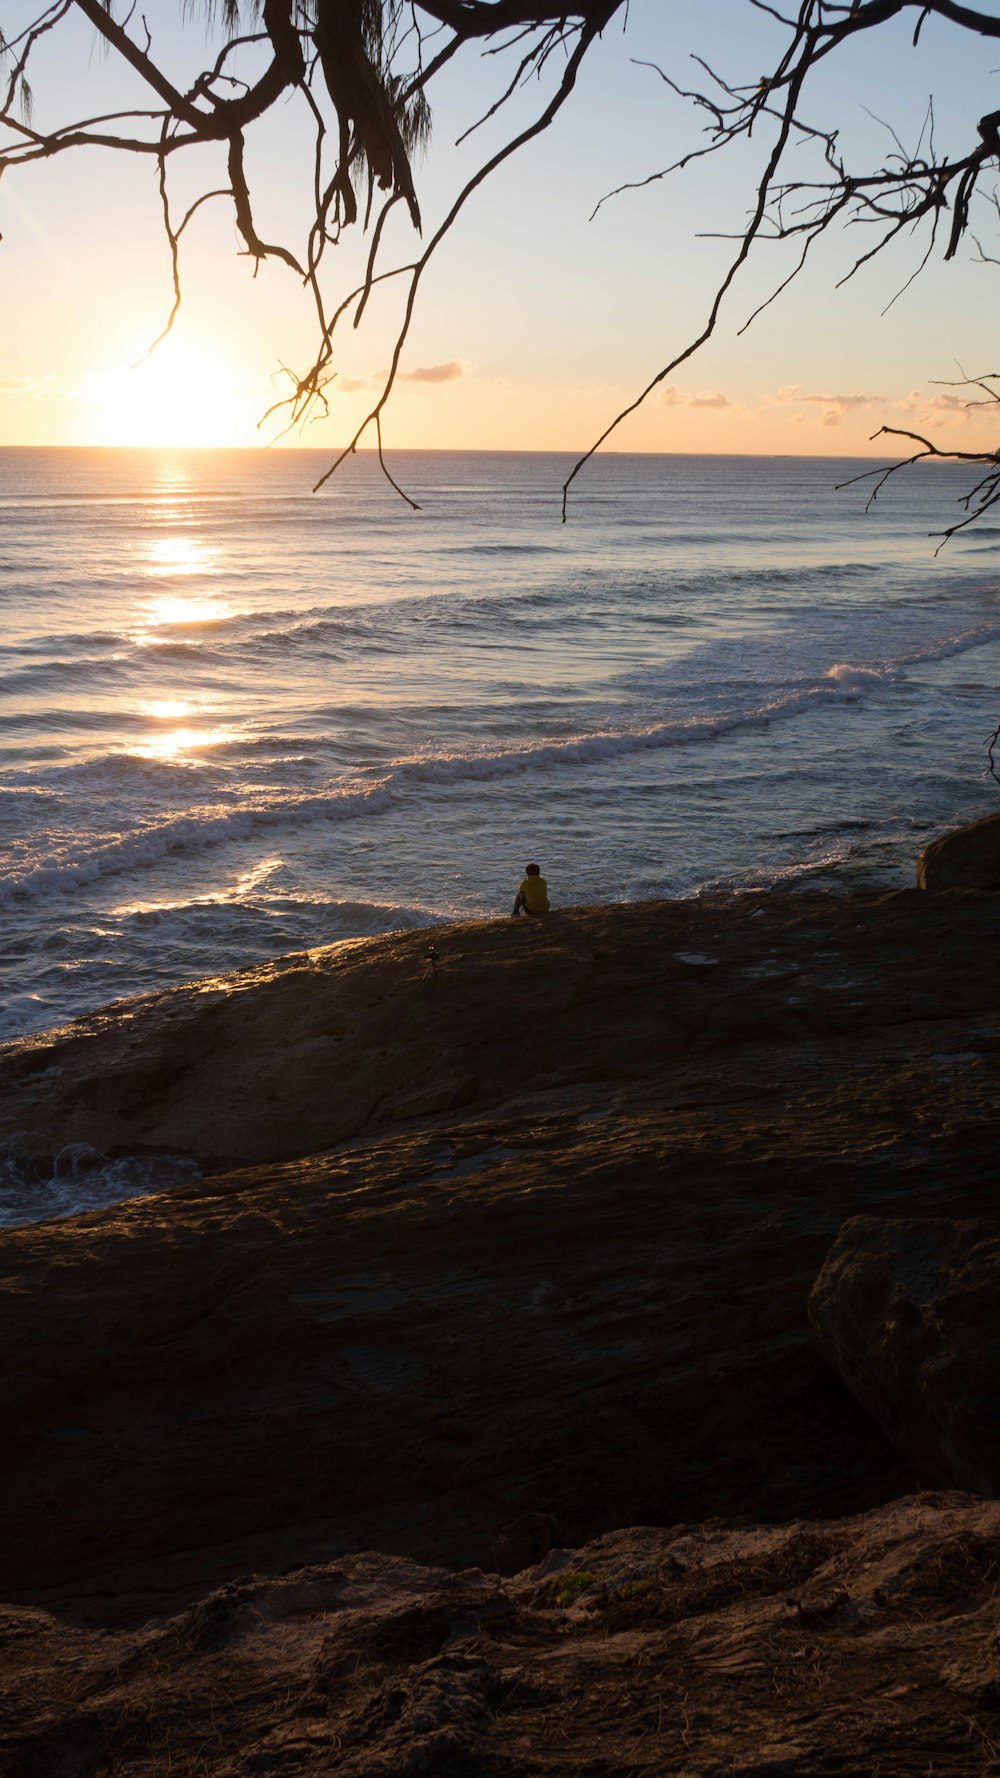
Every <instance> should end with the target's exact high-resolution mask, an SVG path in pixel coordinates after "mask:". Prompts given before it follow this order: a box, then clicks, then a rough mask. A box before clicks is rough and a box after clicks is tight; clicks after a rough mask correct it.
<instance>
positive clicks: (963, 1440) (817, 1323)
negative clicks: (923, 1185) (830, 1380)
mask: <svg viewBox="0 0 1000 1778" xmlns="http://www.w3.org/2000/svg"><path fill="white" fill-rule="evenodd" d="M809 1318H810V1321H811V1322H812V1326H813V1331H814V1333H815V1335H816V1339H817V1342H818V1344H819V1347H820V1349H821V1351H822V1352H823V1353H824V1355H825V1357H826V1358H827V1359H828V1360H829V1362H830V1364H832V1365H833V1367H834V1369H835V1370H836V1371H837V1372H838V1373H839V1375H840V1376H841V1377H842V1378H843V1380H844V1382H845V1383H846V1384H847V1386H848V1388H849V1389H850V1390H851V1392H852V1394H854V1395H856V1396H857V1398H858V1400H859V1402H860V1403H861V1405H862V1406H863V1407H864V1409H865V1410H866V1412H867V1413H869V1414H871V1416H872V1418H873V1419H874V1420H876V1421H877V1422H878V1424H879V1425H880V1426H881V1427H882V1429H883V1431H884V1432H885V1433H886V1435H887V1437H888V1438H889V1439H890V1440H891V1442H892V1444H893V1445H894V1446H895V1448H896V1450H897V1451H899V1453H900V1454H901V1456H902V1457H903V1459H904V1461H905V1462H906V1463H908V1464H909V1465H910V1466H911V1468H912V1469H913V1470H914V1472H915V1473H916V1474H917V1475H919V1476H920V1477H921V1478H922V1479H923V1480H924V1481H927V1482H930V1483H932V1484H936V1485H942V1486H945V1487H955V1486H957V1487H962V1488H970V1489H972V1490H973V1491H974V1492H976V1493H978V1494H1000V1226H998V1225H996V1224H993V1225H990V1224H986V1223H981V1222H950V1221H944V1220H941V1219H936V1218H926V1219H920V1220H916V1219H913V1218H898V1219H896V1220H893V1221H888V1220H885V1219H883V1218H881V1217H873V1216H856V1217H853V1218H852V1219H851V1221H849V1222H847V1223H845V1225H844V1227H843V1228H842V1229H841V1231H840V1234H839V1236H838V1237H837V1241H836V1243H835V1245H834V1247H833V1249H832V1251H831V1253H830V1255H829V1257H828V1259H827V1260H826V1263H825V1265H824V1266H823V1269H822V1271H821V1272H820V1275H819V1277H818V1278H817V1280H816V1283H815V1285H814V1287H813V1291H812V1294H811V1296H810V1299H809Z"/></svg>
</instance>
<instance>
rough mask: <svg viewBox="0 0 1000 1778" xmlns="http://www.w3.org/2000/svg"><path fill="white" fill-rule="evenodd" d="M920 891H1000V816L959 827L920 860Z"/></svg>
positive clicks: (939, 841) (934, 844)
mask: <svg viewBox="0 0 1000 1778" xmlns="http://www.w3.org/2000/svg"><path fill="white" fill-rule="evenodd" d="M917 888H918V889H930V890H941V889H1000V815H987V816H985V817H984V819H983V820H982V821H970V822H968V823H967V824H966V826H965V827H956V828H954V829H953V830H952V832H951V833H945V834H942V835H941V838H940V839H939V840H932V842H931V844H930V845H929V846H925V848H924V850H923V851H922V852H921V854H920V857H919V858H918V859H917Z"/></svg>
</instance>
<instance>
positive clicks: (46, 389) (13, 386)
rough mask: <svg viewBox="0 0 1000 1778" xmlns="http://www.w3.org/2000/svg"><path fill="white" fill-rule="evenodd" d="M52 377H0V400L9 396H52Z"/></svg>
mask: <svg viewBox="0 0 1000 1778" xmlns="http://www.w3.org/2000/svg"><path fill="white" fill-rule="evenodd" d="M53 381H54V379H53V378H52V377H44V378H43V379H42V380H41V381H39V379H38V378H37V377H0V398H2V397H3V396H5V395H7V396H11V395H52V394H53V393H54V388H53Z"/></svg>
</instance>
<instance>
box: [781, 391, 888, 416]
mask: <svg viewBox="0 0 1000 1778" xmlns="http://www.w3.org/2000/svg"><path fill="white" fill-rule="evenodd" d="M774 399H775V401H777V402H780V403H782V404H783V405H785V404H788V403H792V404H795V405H801V406H802V407H821V408H822V409H823V412H822V414H821V416H820V425H821V426H839V425H840V422H841V420H843V419H844V418H845V416H846V415H847V414H855V413H858V412H859V410H861V409H863V408H872V407H894V406H895V405H896V403H894V402H892V401H891V400H890V399H889V397H888V396H886V395H879V394H878V393H874V392H873V393H871V394H869V393H868V392H867V391H860V390H856V391H854V393H852V394H850V395H844V394H822V393H821V394H818V395H812V394H809V393H808V392H807V391H806V390H805V389H803V387H802V385H801V384H800V383H790V384H789V385H788V386H787V388H784V389H779V390H778V391H777V392H776V394H775V397H774ZM798 417H799V419H800V420H805V419H806V418H807V417H808V416H807V415H806V414H800V415H799V416H798Z"/></svg>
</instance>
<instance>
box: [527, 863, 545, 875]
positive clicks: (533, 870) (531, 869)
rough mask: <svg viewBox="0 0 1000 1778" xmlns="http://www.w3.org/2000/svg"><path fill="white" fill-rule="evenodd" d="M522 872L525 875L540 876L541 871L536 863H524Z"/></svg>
mask: <svg viewBox="0 0 1000 1778" xmlns="http://www.w3.org/2000/svg"><path fill="white" fill-rule="evenodd" d="M524 874H525V876H526V877H540V876H541V874H542V873H541V871H540V870H539V868H538V866H537V864H526V865H525V867H524Z"/></svg>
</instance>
